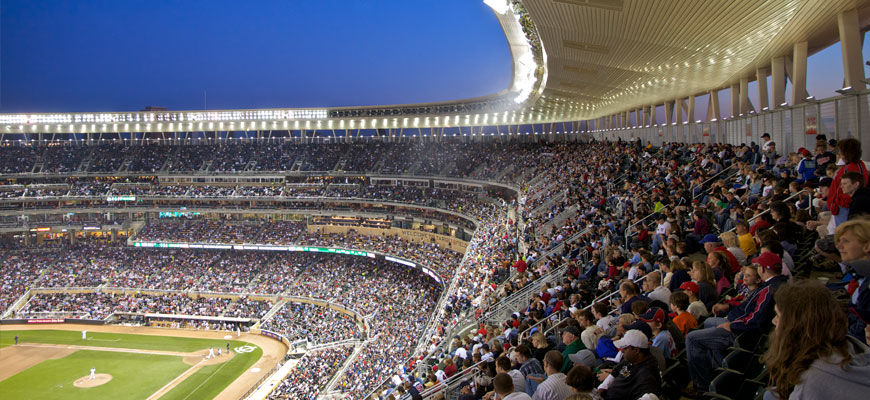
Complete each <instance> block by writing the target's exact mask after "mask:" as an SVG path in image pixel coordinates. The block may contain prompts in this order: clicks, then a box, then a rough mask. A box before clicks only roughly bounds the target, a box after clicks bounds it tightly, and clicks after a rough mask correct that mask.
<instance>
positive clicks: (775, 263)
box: [752, 251, 782, 274]
mask: <svg viewBox="0 0 870 400" xmlns="http://www.w3.org/2000/svg"><path fill="white" fill-rule="evenodd" d="M752 263H753V264H758V265H760V266H761V267H762V268H764V269H766V270H768V271H773V272H776V273H777V274H779V273H782V259H781V258H779V256H778V255H776V254H775V253H771V252H769V251H765V252H764V253H761V255H760V256H758V257H755V258H753V259H752Z"/></svg>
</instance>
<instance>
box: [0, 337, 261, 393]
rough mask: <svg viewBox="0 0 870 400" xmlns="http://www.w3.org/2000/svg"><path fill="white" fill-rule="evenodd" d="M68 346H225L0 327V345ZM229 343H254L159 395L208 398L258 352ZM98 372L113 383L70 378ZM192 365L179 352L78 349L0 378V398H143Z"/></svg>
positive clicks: (189, 340)
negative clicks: (84, 384) (89, 384)
mask: <svg viewBox="0 0 870 400" xmlns="http://www.w3.org/2000/svg"><path fill="white" fill-rule="evenodd" d="M16 334H17V335H18V336H19V343H44V344H61V345H65V344H69V345H79V346H94V347H116V348H128V349H141V350H164V351H178V352H190V351H196V350H202V349H207V348H209V347H221V348H224V347H225V346H226V342H227V341H226V340H220V339H197V338H181V337H174V336H153V335H133V334H120V333H101V332H88V335H87V336H88V339H87V340H82V338H81V331H55V330H32V331H31V330H27V331H0V347H4V346H9V345H11V344H12V343H14V337H15V335H16ZM229 342H230V346H231V347H232V348H236V347H239V346H245V345H247V346H253V347H254V350H253V351H251V352H249V353H236V354H235V356H234V357H233V358H232V359H231V360H230V361H227V362H224V363H221V364H215V365H209V366H205V367H202V368H200V369H199V370H198V371H197V372H196V373H195V374H193V375H191V376H189V377H187V379H185V380H184V381H182V382H181V383H179V385H178V386H176V387H175V388H173V389H172V390H171V391H170V392H168V393H166V394H165V395H164V396H163V397H162V398H161V399H171V400H176V399H177V400H185V399H209V398H213V397H214V396H216V395H217V394H218V393H220V392H221V391H222V390H223V389H224V388H226V387H227V386H228V385H229V384H230V383H232V381H234V380H235V379H236V378H237V377H238V376H239V375H241V374H242V373H244V372H245V371H247V369H248V368H250V367H251V365H253V364H254V363H255V362H257V360H259V359H260V357H261V356H262V354H263V350H262V349H261V348H260V347H259V346H256V345H253V344H251V343H247V342H242V341H238V340H231V341H229ZM92 367H93V368H96V369H97V373H107V374H111V375H112V376H113V379H112V381H110V382H109V383H107V384H105V385H101V386H97V387H94V388H77V387H75V386H73V382H74V381H75V380H76V379H78V378H81V377H82V376H85V375H88V373H89V371H90V369H91V368H92ZM190 367H191V366H190V365H188V364H186V363H184V362H183V361H182V358H181V357H179V356H170V355H153V354H136V353H124V352H111V351H95V350H79V351H77V352H75V353H73V354H71V355H69V356H67V357H64V358H60V359H56V360H46V361H43V362H41V363H39V364H37V365H35V366H33V367H31V368H28V369H27V370H25V371H22V372H20V373H18V374H16V375H14V376H12V377H10V378H8V379H6V380H4V381H0V398H3V399H4V400H5V399H49V398H50V399H94V398H111V399H112V400H121V399H144V398H147V397H148V396H150V395H151V394H153V393H154V392H156V391H157V390H159V389H160V388H162V387H163V386H164V385H166V384H167V383H169V382H170V381H172V380H173V379H175V378H176V377H177V376H178V375H180V374H181V373H183V372H184V371H186V370H187V369H189V368H190Z"/></svg>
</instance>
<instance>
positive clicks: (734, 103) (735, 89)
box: [731, 84, 740, 118]
mask: <svg viewBox="0 0 870 400" xmlns="http://www.w3.org/2000/svg"><path fill="white" fill-rule="evenodd" d="M739 115H740V85H738V84H731V118H737V117H738V116H739Z"/></svg>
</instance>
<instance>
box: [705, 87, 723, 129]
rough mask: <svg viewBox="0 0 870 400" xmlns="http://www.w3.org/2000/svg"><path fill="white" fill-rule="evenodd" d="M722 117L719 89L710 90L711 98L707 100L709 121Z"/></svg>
mask: <svg viewBox="0 0 870 400" xmlns="http://www.w3.org/2000/svg"><path fill="white" fill-rule="evenodd" d="M720 118H722V117H721V115H720V114H719V91H718V90H715V89H714V90H711V91H710V100H709V101H708V102H707V122H713V121H718V120H719V119H720Z"/></svg>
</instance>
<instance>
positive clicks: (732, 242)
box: [719, 232, 747, 266]
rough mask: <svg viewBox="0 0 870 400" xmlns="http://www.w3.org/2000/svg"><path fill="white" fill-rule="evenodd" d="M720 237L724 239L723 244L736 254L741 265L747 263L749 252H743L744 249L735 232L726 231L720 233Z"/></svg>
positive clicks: (735, 256)
mask: <svg viewBox="0 0 870 400" xmlns="http://www.w3.org/2000/svg"><path fill="white" fill-rule="evenodd" d="M719 239H721V240H722V245H723V246H725V248H727V249H728V251H730V252H731V254H733V255H734V258H736V259H737V262H738V263H740V266H744V265H746V256H747V254H746V253H745V252H743V249H742V248H741V247H740V242H739V241H738V240H737V234H736V233H734V232H725V233H723V234H721V235H719Z"/></svg>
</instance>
